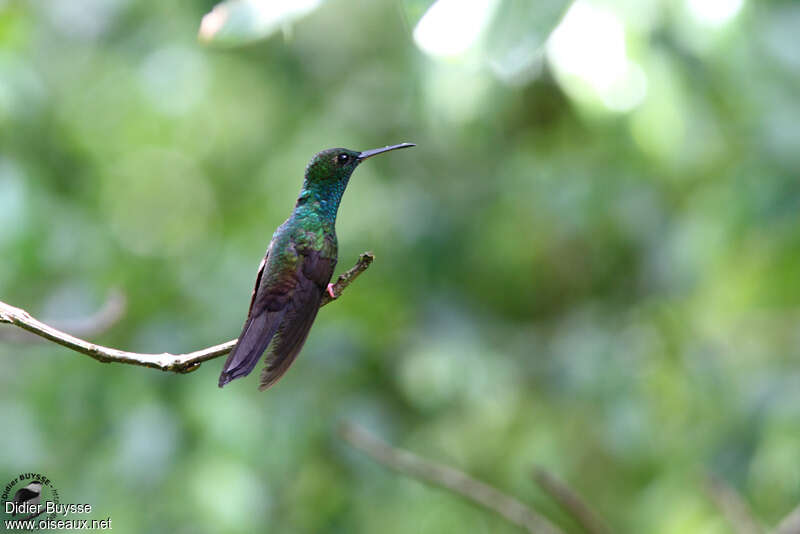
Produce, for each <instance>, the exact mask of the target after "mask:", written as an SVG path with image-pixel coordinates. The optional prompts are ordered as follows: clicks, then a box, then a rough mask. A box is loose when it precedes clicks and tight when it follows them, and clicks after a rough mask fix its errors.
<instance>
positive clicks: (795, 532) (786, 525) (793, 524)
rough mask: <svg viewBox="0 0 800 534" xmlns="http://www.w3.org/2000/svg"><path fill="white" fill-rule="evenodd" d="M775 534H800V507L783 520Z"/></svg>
mask: <svg viewBox="0 0 800 534" xmlns="http://www.w3.org/2000/svg"><path fill="white" fill-rule="evenodd" d="M774 534H800V505H798V506H797V508H795V509H794V510H792V511H791V512H790V513H789V515H787V516H786V517H784V518H783V519H782V520H781V522H780V523H779V524H778V526H777V527H775V530H774Z"/></svg>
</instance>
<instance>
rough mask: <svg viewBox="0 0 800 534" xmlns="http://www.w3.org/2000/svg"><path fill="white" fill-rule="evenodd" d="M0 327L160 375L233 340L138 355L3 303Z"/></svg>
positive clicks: (362, 261) (368, 259) (188, 366)
mask: <svg viewBox="0 0 800 534" xmlns="http://www.w3.org/2000/svg"><path fill="white" fill-rule="evenodd" d="M373 259H375V258H374V256H373V255H372V254H371V253H369V252H365V253H363V254H361V256H360V257H359V258H358V261H357V262H356V264H355V265H354V266H353V267H352V268H350V270H348V271H347V272H345V273H343V274H342V275H340V276H339V278H338V279H337V280H336V283H335V284H334V285H333V292H334V294H335V295H336V298H338V297H339V296H340V295H341V294H342V292H343V291H344V290H345V288H347V286H349V285H350V284H352V283H353V281H354V280H355V279H356V278H358V276H359V275H360V274H361V273H362V272H364V271H365V270H366V269H367V267H369V266H370V264H371V263H372V260H373ZM332 300H335V299H333V298H331V297H330V296H328V295H327V294H326V295H325V297H324V298H323V299H322V303H321V304H320V306H324V305H325V304H328V303H329V302H331V301H332ZM0 323H8V324H12V325H15V326H18V327H20V328H23V329H25V330H27V331H28V332H31V333H33V334H36V335H37V336H40V337H43V338H45V339H49V340H50V341H53V342H54V343H58V344H59V345H63V346H65V347H67V348H69V349H72V350H74V351H76V352H80V353H81V354H86V355H87V356H90V357H92V358H94V359H95V360H98V361H100V362H104V363H109V362H115V363H127V364H130V365H139V366H142V367H150V368H152V369H159V370H161V371H171V372H175V373H188V372H190V371H194V370H195V369H197V368H198V367H199V366H200V364H201V363H203V362H205V361H208V360H212V359H214V358H217V357H219V356H222V355H224V354H227V353H228V352H230V351H231V350H232V349H233V347H234V346H236V340H235V339H232V340H230V341H227V342H225V343H222V344H220V345H214V346H213V347H207V348H205V349H202V350H198V351H194V352H189V353H187V354H170V353H168V352H164V353H161V354H140V353H138V352H127V351H124V350H118V349H112V348H109V347H103V346H102V345H95V344H94V343H90V342H88V341H85V340H83V339H80V338H77V337H75V336H72V335H70V334H67V333H66V332H62V331H61V330H58V329H57V328H53V327H52V326H49V325H47V324H45V323H43V322H41V321H39V320H37V319H35V318H34V317H32V316H31V315H30V314H29V313H28V312H26V311H25V310H23V309H20V308H15V307H13V306H10V305H8V304H6V303H4V302H0Z"/></svg>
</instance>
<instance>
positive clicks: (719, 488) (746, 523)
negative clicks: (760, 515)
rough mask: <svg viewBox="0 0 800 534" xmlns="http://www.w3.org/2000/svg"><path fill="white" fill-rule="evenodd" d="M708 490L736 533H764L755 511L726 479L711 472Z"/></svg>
mask: <svg viewBox="0 0 800 534" xmlns="http://www.w3.org/2000/svg"><path fill="white" fill-rule="evenodd" d="M705 488H706V491H707V492H708V495H709V497H711V500H712V501H714V504H715V505H716V506H717V508H719V511H720V512H721V513H722V515H723V517H725V519H726V520H727V521H728V524H729V525H730V526H731V529H732V530H733V532H734V533H735V534H763V533H764V529H763V528H762V527H761V526H760V525H759V524H758V521H757V520H756V518H755V517H754V516H753V511H752V510H751V509H750V506H749V505H748V504H747V502H745V500H744V499H743V498H742V496H741V495H740V494H739V492H738V491H736V489H735V488H734V487H733V486H731V485H730V484H728V483H727V482H725V480H723V479H721V478H719V477H717V476H715V475H712V474H709V475H707V477H706V483H705Z"/></svg>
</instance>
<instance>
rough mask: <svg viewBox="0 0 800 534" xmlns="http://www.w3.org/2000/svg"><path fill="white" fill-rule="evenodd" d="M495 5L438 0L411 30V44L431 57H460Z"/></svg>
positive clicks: (486, 0) (488, 0) (487, 0)
mask: <svg viewBox="0 0 800 534" xmlns="http://www.w3.org/2000/svg"><path fill="white" fill-rule="evenodd" d="M496 5H497V2H496V1H495V0H474V1H471V2H461V1H460V0H438V1H437V2H436V3H434V4H433V5H432V6H431V7H430V8H429V9H428V11H426V12H425V14H424V15H423V16H422V18H421V19H420V21H419V22H418V23H417V26H416V28H414V41H415V42H416V43H417V46H419V47H420V49H422V50H423V51H424V52H425V53H427V54H430V55H431V56H436V57H448V56H458V55H460V54H463V53H464V52H466V51H467V50H468V49H469V48H470V46H472V45H473V43H475V41H476V40H477V39H478V37H479V36H480V34H481V31H482V30H483V29H484V28H485V27H486V25H487V24H488V22H489V20H491V17H492V13H493V12H494V8H495V6H496Z"/></svg>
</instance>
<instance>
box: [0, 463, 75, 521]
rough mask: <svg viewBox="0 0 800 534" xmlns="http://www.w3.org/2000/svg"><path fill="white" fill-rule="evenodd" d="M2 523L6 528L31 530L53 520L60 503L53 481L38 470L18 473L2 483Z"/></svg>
mask: <svg viewBox="0 0 800 534" xmlns="http://www.w3.org/2000/svg"><path fill="white" fill-rule="evenodd" d="M0 500H2V504H3V511H2V515H3V523H4V524H5V526H6V528H7V529H8V530H13V529H20V530H33V529H35V528H38V527H39V522H40V521H42V520H44V519H54V518H55V517H56V508H57V505H58V504H59V503H60V500H59V497H58V490H57V489H56V488H54V487H53V482H52V481H51V480H50V479H49V478H47V477H46V476H44V475H42V474H39V473H20V474H19V475H17V476H16V477H14V478H13V479H12V480H11V481H10V482H8V483H6V484H5V485H4V486H3V493H2V499H0Z"/></svg>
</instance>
